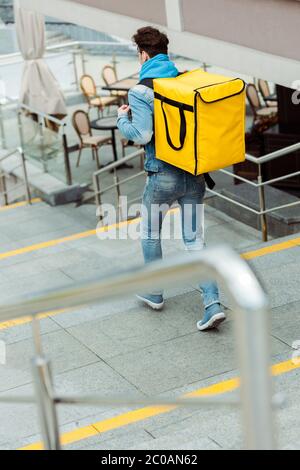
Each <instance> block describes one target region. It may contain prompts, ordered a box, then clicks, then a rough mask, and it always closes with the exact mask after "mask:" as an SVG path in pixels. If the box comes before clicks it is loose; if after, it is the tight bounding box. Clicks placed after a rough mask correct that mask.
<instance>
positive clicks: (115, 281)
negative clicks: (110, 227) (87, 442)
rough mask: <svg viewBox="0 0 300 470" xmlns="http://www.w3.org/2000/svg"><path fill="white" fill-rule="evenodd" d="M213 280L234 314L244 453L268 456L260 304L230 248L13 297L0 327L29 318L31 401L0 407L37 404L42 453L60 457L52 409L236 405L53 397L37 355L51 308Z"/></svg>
mask: <svg viewBox="0 0 300 470" xmlns="http://www.w3.org/2000/svg"><path fill="white" fill-rule="evenodd" d="M208 278H210V279H216V280H217V281H218V282H219V283H220V284H221V285H222V286H223V287H224V289H225V292H226V293H227V295H228V297H229V299H231V302H232V305H233V310H234V313H235V316H234V320H235V324H236V329H235V332H236V341H237V351H236V352H237V357H238V361H239V367H240V373H241V377H240V383H241V392H240V393H241V404H242V411H243V419H244V421H243V422H244V432H245V446H246V447H247V448H248V449H274V448H275V441H274V426H273V418H272V386H271V377H270V369H269V361H270V337H269V334H268V331H269V313H268V302H267V298H266V296H265V294H264V292H263V290H262V288H261V286H260V284H259V282H258V280H257V279H256V277H255V275H254V274H253V272H252V271H251V269H250V267H249V266H248V265H247V263H246V262H245V261H243V260H242V259H241V258H240V257H239V256H238V254H236V253H235V252H233V251H232V250H231V249H230V248H226V247H217V248H214V249H207V250H204V251H202V252H201V253H197V254H196V253H195V254H193V257H190V256H189V255H188V254H185V255H182V256H179V257H176V258H175V259H169V260H166V261H160V262H157V263H153V264H150V265H147V266H145V267H142V268H139V269H135V270H131V271H128V272H123V273H120V274H116V275H114V276H111V277H105V278H103V279H101V280H97V279H96V280H95V279H94V280H91V281H90V282H85V283H79V284H76V285H75V286H74V287H72V288H69V289H65V288H64V289H61V290H55V291H54V290H52V291H47V292H45V293H43V294H38V295H35V296H33V297H32V298H31V299H28V295H27V296H26V297H21V298H19V299H18V300H16V301H15V302H14V303H11V304H7V305H2V306H0V321H1V322H2V321H8V320H11V319H16V318H20V317H23V316H27V315H30V316H32V317H33V320H32V325H33V338H34V344H35V357H34V359H33V363H32V367H33V374H34V375H33V380H34V386H35V391H36V394H35V397H32V396H20V397H16V396H13V397H12V396H4V395H3V394H2V395H1V397H0V402H5V403H11V402H17V403H21V404H22V403H23V404H24V403H33V402H37V404H38V410H39V417H40V424H41V429H42V436H43V441H44V447H45V448H46V449H60V437H59V426H58V420H57V413H56V407H57V405H58V404H64V405H68V404H78V405H88V404H94V405H101V406H124V405H126V406H131V405H141V404H143V405H149V404H153V405H154V404H155V405H162V406H164V405H176V406H192V407H195V406H202V405H205V404H209V405H212V404H213V405H220V404H225V405H226V404H227V405H235V404H238V403H239V401H238V402H237V400H236V399H235V398H233V399H232V398H230V397H229V398H226V397H216V399H215V398H212V397H202V398H197V399H195V400H194V399H191V398H189V399H174V398H173V397H171V398H167V397H165V398H159V397H148V398H145V397H133V396H127V395H126V396H119V397H113V396H111V397H107V396H106V397H101V396H90V395H89V396H85V397H80V396H77V395H74V396H72V395H65V396H64V395H57V394H56V393H55V390H54V387H53V382H52V377H51V370H50V361H49V359H47V358H46V357H45V355H44V353H43V349H42V337H41V334H40V328H39V313H40V312H43V313H47V312H49V311H51V310H55V309H58V308H71V307H73V308H74V307H79V306H82V305H88V304H92V303H96V302H100V301H102V302H109V301H111V300H112V299H116V298H119V297H123V296H125V295H126V296H127V295H130V294H133V293H135V292H143V291H145V290H147V288H149V285H151V288H156V287H160V288H161V287H162V286H163V287H174V285H175V284H176V283H178V282H180V283H181V284H182V282H183V280H184V282H185V283H187V284H188V283H191V282H195V281H197V282H200V281H204V280H207V279H208Z"/></svg>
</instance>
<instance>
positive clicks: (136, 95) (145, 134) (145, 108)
mask: <svg viewBox="0 0 300 470" xmlns="http://www.w3.org/2000/svg"><path fill="white" fill-rule="evenodd" d="M128 103H129V106H130V108H131V111H132V118H131V119H130V117H128V116H126V115H123V116H120V117H119V118H118V122H117V123H118V128H119V130H120V132H121V133H122V134H123V136H124V137H125V138H126V139H128V140H132V141H133V142H134V143H136V144H140V145H145V151H146V157H145V170H146V171H151V172H155V173H157V172H158V171H161V170H162V169H163V167H164V164H163V162H162V161H161V160H158V159H157V158H156V157H155V145H154V140H153V139H152V137H153V108H154V93H153V90H152V89H151V88H148V87H146V86H145V85H136V86H135V87H134V88H132V89H131V90H130V91H129V94H128Z"/></svg>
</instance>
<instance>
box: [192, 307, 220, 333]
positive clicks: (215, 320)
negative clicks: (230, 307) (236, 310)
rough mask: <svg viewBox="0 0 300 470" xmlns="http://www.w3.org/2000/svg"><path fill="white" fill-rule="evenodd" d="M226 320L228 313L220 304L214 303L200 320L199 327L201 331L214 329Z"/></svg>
mask: <svg viewBox="0 0 300 470" xmlns="http://www.w3.org/2000/svg"><path fill="white" fill-rule="evenodd" d="M225 320H226V315H225V313H224V312H223V310H222V307H221V305H220V304H213V305H211V306H210V307H208V308H206V309H205V312H204V317H203V319H202V320H200V321H198V323H197V328H198V330H199V331H206V330H212V329H213V328H218V326H219V325H220V324H221V323H223V321H225Z"/></svg>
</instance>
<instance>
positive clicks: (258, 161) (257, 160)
mask: <svg viewBox="0 0 300 470" xmlns="http://www.w3.org/2000/svg"><path fill="white" fill-rule="evenodd" d="M297 150H300V142H299V143H297V144H293V145H290V146H288V147H285V148H283V149H281V150H277V151H275V152H272V153H269V154H267V155H264V156H262V157H254V156H252V155H249V154H246V160H247V161H250V162H252V163H254V164H255V165H257V166H258V178H257V182H255V181H250V180H248V179H246V178H243V177H242V176H239V175H236V174H235V173H232V172H230V171H228V170H223V169H222V170H218V171H219V172H220V173H223V174H225V175H227V176H231V177H233V178H236V179H238V180H239V181H242V182H243V183H246V184H248V185H250V186H252V187H253V188H255V189H257V190H258V194H259V210H256V209H253V207H250V206H248V205H246V204H242V203H241V202H238V201H236V200H235V199H233V198H230V197H228V196H225V195H224V194H221V193H219V192H217V191H215V190H213V189H209V188H207V191H208V192H209V193H211V194H213V195H214V196H216V197H219V198H221V199H224V200H225V201H228V202H230V203H231V204H234V205H236V206H239V207H241V208H243V209H245V210H247V211H249V212H252V213H253V214H256V215H257V216H259V217H260V223H261V232H262V240H263V241H268V222H267V217H266V215H267V214H268V213H270V212H275V211H278V210H280V209H285V208H289V207H294V206H297V205H299V204H300V199H299V201H295V202H291V203H287V204H281V205H280V206H276V207H271V208H268V209H267V208H266V202H265V186H267V185H270V184H273V183H277V182H279V181H283V180H285V179H288V178H292V177H295V176H298V175H300V170H299V171H296V172H293V173H289V174H287V175H283V176H279V177H278V178H272V179H271V180H268V181H263V176H262V165H263V164H264V163H267V162H270V161H272V160H275V159H277V158H280V157H282V156H284V155H289V154H291V153H293V152H295V151H297ZM143 152H144V151H143V150H139V151H137V152H134V153H132V154H131V155H128V156H127V157H126V158H125V159H122V160H120V161H118V162H116V163H112V164H111V165H108V166H106V167H105V168H103V169H101V170H98V171H96V172H95V173H94V175H93V183H94V196H92V197H90V198H89V200H91V199H93V198H95V201H96V206H97V214H101V196H102V195H103V194H105V193H106V192H107V191H109V190H111V189H113V188H116V191H117V197H118V201H119V200H120V196H121V190H120V186H121V185H122V184H124V183H126V182H127V181H130V179H135V178H137V177H139V176H141V175H142V174H143V172H139V173H137V174H134V175H132V176H130V177H127V178H125V179H123V180H120V179H119V177H118V175H117V170H118V169H119V167H120V166H122V163H124V162H128V161H130V160H132V159H135V158H137V157H139V156H141V155H142V154H143ZM109 171H113V172H114V184H112V185H110V186H108V187H105V188H102V187H101V183H100V177H101V176H103V175H104V174H105V173H107V172H109ZM139 199H140V198H139ZM131 202H133V201H131ZM117 205H118V208H120V204H119V202H118V203H117Z"/></svg>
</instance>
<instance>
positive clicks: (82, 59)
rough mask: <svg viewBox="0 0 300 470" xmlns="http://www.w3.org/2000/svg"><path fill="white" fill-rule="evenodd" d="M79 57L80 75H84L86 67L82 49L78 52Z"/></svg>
mask: <svg viewBox="0 0 300 470" xmlns="http://www.w3.org/2000/svg"><path fill="white" fill-rule="evenodd" d="M80 56H81V69H82V75H85V74H86V67H85V62H86V61H85V55H84V49H81V51H80Z"/></svg>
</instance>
